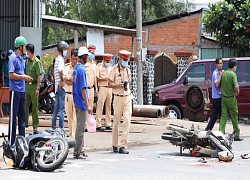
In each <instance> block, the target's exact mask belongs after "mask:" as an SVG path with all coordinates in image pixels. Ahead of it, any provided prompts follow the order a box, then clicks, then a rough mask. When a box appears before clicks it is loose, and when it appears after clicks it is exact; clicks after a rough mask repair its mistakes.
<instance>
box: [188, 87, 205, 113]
mask: <svg viewBox="0 0 250 180" xmlns="http://www.w3.org/2000/svg"><path fill="white" fill-rule="evenodd" d="M186 102H187V107H188V108H189V109H190V111H193V112H198V111H200V110H201V109H202V108H203V107H204V103H205V102H204V97H203V93H202V90H201V88H200V87H198V86H196V85H193V86H191V87H190V88H189V89H188V90H187V94H186Z"/></svg>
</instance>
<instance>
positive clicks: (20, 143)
mask: <svg viewBox="0 0 250 180" xmlns="http://www.w3.org/2000/svg"><path fill="white" fill-rule="evenodd" d="M3 137H4V134H3ZM75 144H76V142H75V140H74V139H71V140H69V139H67V138H66V137H65V132H64V131H63V130H62V129H59V128H58V129H55V130H53V129H47V130H45V131H41V132H39V133H38V134H32V135H29V136H28V137H27V138H25V137H23V136H18V137H17V138H16V141H15V143H14V144H13V145H10V142H9V141H8V140H6V138H5V137H4V141H3V158H4V161H5V163H6V164H7V165H9V166H13V167H15V168H20V169H31V168H33V169H35V170H37V171H43V172H50V171H54V170H55V169H57V168H59V167H60V166H61V165H62V164H63V163H64V161H65V159H66V158H67V156H68V152H69V148H72V147H74V146H75Z"/></svg>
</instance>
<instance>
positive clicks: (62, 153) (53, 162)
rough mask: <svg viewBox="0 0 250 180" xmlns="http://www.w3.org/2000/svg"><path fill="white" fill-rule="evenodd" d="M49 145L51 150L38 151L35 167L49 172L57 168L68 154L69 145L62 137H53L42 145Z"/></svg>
mask: <svg viewBox="0 0 250 180" xmlns="http://www.w3.org/2000/svg"><path fill="white" fill-rule="evenodd" d="M48 146H51V148H52V149H51V150H46V151H38V153H37V154H36V155H37V157H35V159H36V160H37V169H38V170H39V171H43V172H51V171H54V170H55V169H57V168H59V167H60V166H61V165H62V164H63V162H64V161H65V159H66V158H67V156H68V152H69V146H68V143H67V142H66V140H65V139H64V138H59V137H56V138H53V139H50V140H49V141H47V142H46V143H45V144H44V145H43V146H42V147H48Z"/></svg>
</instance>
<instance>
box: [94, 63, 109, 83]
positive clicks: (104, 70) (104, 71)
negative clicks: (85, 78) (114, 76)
mask: <svg viewBox="0 0 250 180" xmlns="http://www.w3.org/2000/svg"><path fill="white" fill-rule="evenodd" d="M111 70H112V66H109V67H106V66H105V65H104V63H103V62H102V63H99V64H98V65H97V68H96V77H100V78H108V77H109V74H110V72H111ZM107 86H108V80H107V81H98V87H107Z"/></svg>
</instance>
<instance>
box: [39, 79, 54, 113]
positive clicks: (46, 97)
mask: <svg viewBox="0 0 250 180" xmlns="http://www.w3.org/2000/svg"><path fill="white" fill-rule="evenodd" d="M53 90H54V85H53V83H50V81H49V80H48V79H45V80H44V81H43V82H42V85H41V88H40V92H39V108H38V109H39V110H40V111H41V110H44V111H45V112H46V113H47V114H52V113H53V109H54V102H55V93H54V92H53Z"/></svg>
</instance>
